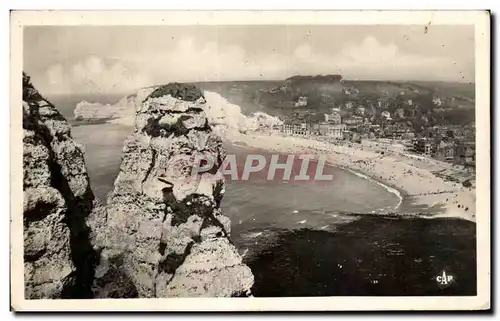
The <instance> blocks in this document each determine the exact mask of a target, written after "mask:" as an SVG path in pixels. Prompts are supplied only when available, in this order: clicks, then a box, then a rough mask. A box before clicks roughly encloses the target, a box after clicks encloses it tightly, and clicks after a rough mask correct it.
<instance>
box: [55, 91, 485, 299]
mask: <svg viewBox="0 0 500 321" xmlns="http://www.w3.org/2000/svg"><path fill="white" fill-rule="evenodd" d="M121 97H123V96H119V97H118V96H117V97H107V98H106V99H103V98H102V97H94V100H93V99H92V97H91V98H89V97H86V100H87V101H91V102H93V101H96V102H97V101H98V102H102V103H114V102H116V101H118V100H119V99H120V98H121ZM49 100H51V101H52V102H53V103H54V104H55V105H56V107H57V108H58V109H59V110H60V111H61V113H62V114H63V115H64V116H65V117H66V118H67V119H68V120H70V123H72V122H71V119H72V118H73V114H72V113H73V109H74V107H75V106H76V104H77V103H78V102H79V101H81V100H83V99H81V97H49ZM131 130H132V128H131V127H130V126H124V125H120V124H111V123H104V124H89V125H78V126H76V125H74V126H73V127H72V136H73V138H74V139H75V140H76V141H77V142H78V143H80V144H82V145H83V146H84V150H85V161H86V165H87V169H88V172H89V176H90V181H91V185H92V189H93V191H94V194H95V195H96V197H98V198H99V199H101V200H102V201H105V200H106V195H107V194H108V193H109V192H110V191H111V190H112V187H113V182H114V179H115V178H116V175H117V173H118V171H119V167H120V163H121V154H122V147H123V142H124V140H125V138H126V137H127V135H129V134H130V132H131ZM225 147H226V150H227V152H228V153H234V154H235V155H237V157H244V156H245V155H248V154H264V155H266V152H265V151H257V150H254V149H251V148H248V147H246V146H235V145H232V144H226V145H225ZM266 156H269V155H266ZM326 171H327V172H328V173H331V174H332V175H333V177H334V179H333V180H331V181H328V182H321V183H320V184H315V183H301V184H299V183H296V184H292V183H290V182H286V181H280V180H275V181H271V182H269V181H262V180H248V181H243V180H240V181H237V180H236V181H231V180H228V181H227V185H226V192H225V195H224V197H223V200H222V203H221V207H222V210H223V213H224V214H225V215H226V216H228V217H229V218H230V219H231V222H232V227H231V235H230V239H231V241H232V242H233V243H234V244H235V246H236V247H237V248H238V251H239V252H240V254H241V255H242V256H243V258H244V261H245V262H246V263H247V264H248V265H249V266H250V268H251V269H252V271H253V273H254V275H255V285H254V288H253V289H252V292H253V294H254V295H255V296H263V297H267V296H336V295H342V296H348V295H355V296H358V295H364V296H370V295H372V296H383V295H475V294H476V250H475V249H476V236H475V235H476V227H475V223H473V222H468V221H464V220H460V219H452V218H432V219H429V218H418V217H415V216H412V217H405V216H403V215H399V214H398V206H399V205H400V204H401V196H400V195H399V193H398V192H397V191H395V190H393V189H391V188H390V187H388V186H385V185H384V184H382V183H380V182H376V181H373V180H371V179H368V178H366V177H363V176H362V175H357V174H356V173H353V172H350V171H347V170H344V169H341V168H337V167H334V166H327V168H326ZM423 211H425V209H424V210H423ZM443 272H445V273H447V274H448V275H452V276H453V280H454V281H453V282H450V284H445V285H443V284H440V283H439V282H438V281H437V276H438V275H442V273H443Z"/></svg>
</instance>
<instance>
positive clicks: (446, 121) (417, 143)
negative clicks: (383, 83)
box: [259, 86, 475, 167]
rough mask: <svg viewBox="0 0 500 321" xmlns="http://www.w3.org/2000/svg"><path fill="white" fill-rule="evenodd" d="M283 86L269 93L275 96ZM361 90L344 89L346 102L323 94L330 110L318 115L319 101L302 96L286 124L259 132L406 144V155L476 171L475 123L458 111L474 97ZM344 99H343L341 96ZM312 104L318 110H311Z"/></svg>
mask: <svg viewBox="0 0 500 321" xmlns="http://www.w3.org/2000/svg"><path fill="white" fill-rule="evenodd" d="M287 90H289V89H288V88H287V87H285V86H283V87H280V88H274V89H271V90H270V93H273V94H276V93H278V92H279V91H281V92H286V91H287ZM358 94H359V90H357V89H356V88H350V89H346V88H342V91H341V93H340V96H341V99H336V100H335V99H331V97H328V96H327V95H322V96H323V97H321V98H323V99H322V101H320V102H319V104H320V105H321V107H322V109H323V110H325V106H326V110H325V111H326V112H319V113H318V112H317V111H318V108H316V106H314V104H316V105H318V102H317V100H316V101H315V102H313V103H312V104H311V102H310V100H311V99H310V98H309V97H308V96H305V95H304V96H299V97H297V99H296V100H295V101H294V104H293V106H292V108H289V110H291V112H290V113H289V114H288V115H286V116H279V118H280V120H281V121H282V122H281V124H275V125H273V126H267V127H266V126H262V128H260V129H259V130H260V131H267V132H273V133H275V134H282V135H291V136H300V137H306V138H311V139H316V140H321V141H328V142H331V143H337V144H342V143H350V144H353V143H354V144H356V143H361V142H362V140H363V141H374V142H379V143H385V144H397V145H400V146H403V149H404V150H405V151H406V152H409V153H414V154H418V155H422V156H425V157H428V158H434V159H437V160H440V161H445V162H450V163H454V164H460V165H464V166H468V167H475V122H474V121H473V120H472V121H470V122H467V120H466V121H465V123H464V121H463V119H459V120H457V118H458V116H456V115H454V112H455V110H459V109H465V108H467V106H465V107H464V106H462V105H460V104H461V103H462V102H464V101H465V103H466V104H470V103H471V101H470V99H467V98H465V97H458V98H457V97H455V96H450V97H441V96H436V95H435V96H432V97H428V95H427V94H426V95H423V94H421V93H420V92H419V90H418V89H414V90H412V91H407V92H404V91H402V92H399V93H398V94H397V96H396V97H395V98H394V97H375V98H372V97H370V98H366V97H360V95H358ZM337 96H339V95H337ZM311 105H313V106H311Z"/></svg>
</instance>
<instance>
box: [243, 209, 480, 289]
mask: <svg viewBox="0 0 500 321" xmlns="http://www.w3.org/2000/svg"><path fill="white" fill-rule="evenodd" d="M475 233H476V225H475V224H474V223H472V222H468V221H464V220H459V219H444V218H443V219H431V220H429V219H404V218H388V217H383V216H377V215H363V216H359V217H357V219H356V220H355V221H353V222H351V223H347V224H343V225H341V226H339V227H338V230H337V231H336V232H334V233H332V232H325V231H317V230H298V231H289V230H282V229H281V230H280V229H277V230H272V231H269V233H268V235H267V236H262V238H261V239H260V240H258V241H257V242H258V243H259V245H257V246H254V248H253V250H252V251H251V252H249V253H248V254H247V256H246V259H245V261H246V263H247V264H248V265H249V266H250V268H251V269H252V271H253V273H254V275H255V285H254V288H253V292H254V295H255V296H265V297H270V296H336V295H338V296H342V295H356V296H373V295H377V296H378V295H387V296H390V295H398V296H400V295H415V296H419V295H476V250H475V248H476V238H475ZM443 271H445V272H446V274H447V275H452V276H453V281H452V282H451V283H450V284H448V285H442V284H440V283H439V282H437V280H436V276H437V275H440V274H442V272H443Z"/></svg>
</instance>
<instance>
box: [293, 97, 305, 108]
mask: <svg viewBox="0 0 500 321" xmlns="http://www.w3.org/2000/svg"><path fill="white" fill-rule="evenodd" d="M306 106H307V96H301V97H299V99H298V100H297V102H296V103H295V107H306Z"/></svg>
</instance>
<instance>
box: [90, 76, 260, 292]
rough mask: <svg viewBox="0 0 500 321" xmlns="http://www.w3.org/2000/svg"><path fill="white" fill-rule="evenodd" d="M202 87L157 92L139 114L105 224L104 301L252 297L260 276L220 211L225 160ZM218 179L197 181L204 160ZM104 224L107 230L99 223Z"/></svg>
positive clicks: (99, 285) (100, 288)
mask: <svg viewBox="0 0 500 321" xmlns="http://www.w3.org/2000/svg"><path fill="white" fill-rule="evenodd" d="M205 109H206V101H205V98H204V96H203V94H202V93H201V92H200V90H198V89H197V88H196V87H194V86H190V85H183V84H176V83H175V84H169V85H166V86H161V87H158V88H156V89H155V90H154V91H153V92H152V93H151V94H150V95H149V96H148V97H147V98H146V99H145V100H144V101H143V102H142V103H141V104H140V105H139V106H138V108H137V114H136V120H135V128H134V132H133V133H132V134H131V135H130V136H129V137H128V138H127V140H126V142H125V144H124V148H123V157H122V164H121V167H120V172H119V174H118V176H117V178H116V180H115V183H114V189H113V191H112V192H111V194H110V195H109V198H108V202H107V206H106V216H105V217H103V216H99V215H97V216H96V222H94V224H95V226H102V227H103V228H102V229H101V228H96V231H98V233H97V234H95V239H94V243H95V246H96V248H97V249H98V250H99V251H100V262H99V265H98V267H97V268H96V275H95V282H94V295H95V296H96V297H121V298H124V297H125V298H130V297H143V298H150V297H181V296H182V297H193V296H203V297H215V296H225V297H230V296H244V295H247V294H248V293H249V290H250V288H251V287H252V285H253V280H254V279H253V275H252V273H251V271H250V269H249V268H248V267H247V266H246V265H244V264H243V263H242V258H241V257H240V255H239V254H238V252H237V250H236V248H235V247H234V245H233V244H232V243H231V241H230V240H229V238H228V237H229V234H230V227H231V226H230V221H229V219H228V218H227V217H225V216H223V215H222V213H221V210H220V202H221V199H222V196H223V193H224V187H225V185H224V178H223V176H222V175H220V174H218V173H217V169H218V168H219V167H220V166H221V165H222V162H223V161H224V159H225V151H224V150H223V148H222V146H221V141H220V138H219V137H218V136H217V135H215V134H214V133H213V132H212V130H211V128H210V126H209V125H208V122H207V117H206V114H205ZM200 156H201V157H206V158H207V159H208V158H209V159H213V160H214V166H213V168H212V170H210V171H206V172H203V173H199V174H196V175H192V171H191V170H192V168H193V166H196V165H198V162H199V158H198V157H200ZM98 220H100V221H99V222H97V221H98Z"/></svg>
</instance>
